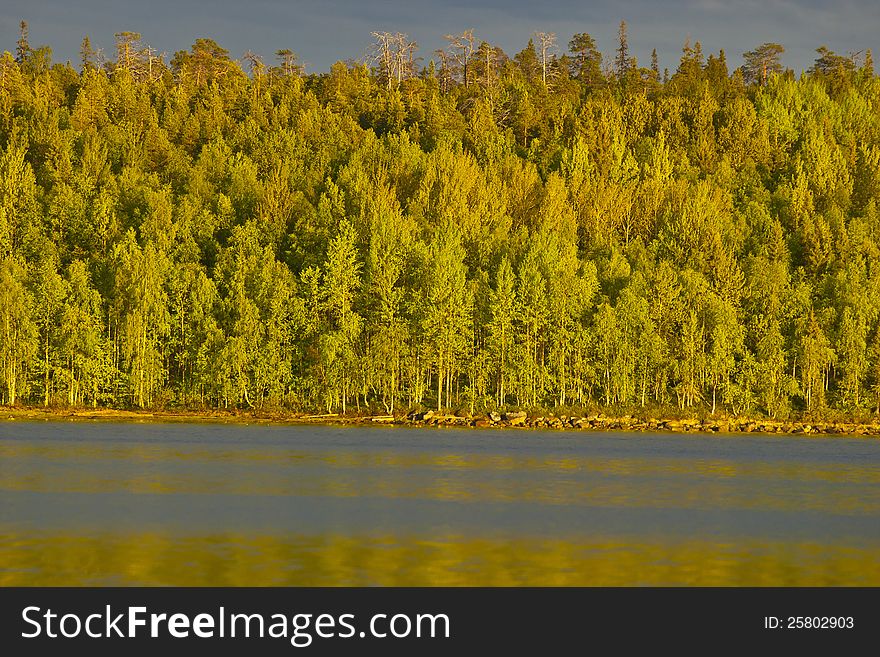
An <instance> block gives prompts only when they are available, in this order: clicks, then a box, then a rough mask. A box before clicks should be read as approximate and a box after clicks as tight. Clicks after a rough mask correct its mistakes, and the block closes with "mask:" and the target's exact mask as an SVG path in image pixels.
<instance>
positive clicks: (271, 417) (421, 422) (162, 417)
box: [0, 407, 880, 436]
mask: <svg viewBox="0 0 880 657" xmlns="http://www.w3.org/2000/svg"><path fill="white" fill-rule="evenodd" d="M0 420H123V421H159V422H164V421H167V422H233V423H245V424H250V423H270V424H341V425H388V426H411V427H472V428H478V429H484V428H499V429H503V428H515V429H545V430H546V429H555V430H568V431H633V432H645V431H653V432H671V433H695V432H702V433H761V434H793V435H846V436H880V418H877V419H876V420H874V421H872V422H860V421H854V420H849V421H847V420H829V421H819V420H815V421H811V420H796V421H791V420H788V421H782V420H772V419H767V418H763V419H754V418H736V417H734V418H707V419H698V418H673V419H668V418H665V419H664V418H659V419H658V418H654V417H635V416H632V415H623V416H609V415H605V414H602V413H599V414H593V415H585V416H567V415H561V416H555V415H529V414H527V413H526V412H524V411H515V412H514V411H511V412H507V413H496V412H491V413H488V414H485V415H475V416H471V415H457V414H444V413H438V412H435V411H430V410H429V411H420V412H413V413H409V414H408V415H339V414H336V413H326V414H317V415H306V414H298V413H279V412H263V413H261V412H244V411H229V412H224V411H153V412H149V411H127V410H114V409H53V408H48V409H47V408H41V407H17V408H0Z"/></svg>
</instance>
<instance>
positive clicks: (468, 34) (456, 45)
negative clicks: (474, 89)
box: [443, 30, 474, 87]
mask: <svg viewBox="0 0 880 657" xmlns="http://www.w3.org/2000/svg"><path fill="white" fill-rule="evenodd" d="M443 38H444V39H446V40H447V41H448V42H449V47H450V49H451V51H452V56H453V58H454V59H455V61H456V63H457V64H458V67H459V70H460V71H461V72H462V83H463V84H464V86H465V87H467V86H468V85H469V84H470V63H471V59H472V58H473V56H474V31H473V30H465V31H464V32H462V33H461V34H447V35H445V36H444V37H443Z"/></svg>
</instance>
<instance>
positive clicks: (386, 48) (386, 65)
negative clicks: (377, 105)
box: [371, 32, 419, 89]
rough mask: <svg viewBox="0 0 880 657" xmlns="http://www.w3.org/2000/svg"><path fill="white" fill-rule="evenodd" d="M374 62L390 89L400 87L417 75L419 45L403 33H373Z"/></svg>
mask: <svg viewBox="0 0 880 657" xmlns="http://www.w3.org/2000/svg"><path fill="white" fill-rule="evenodd" d="M372 35H373V38H374V39H376V42H375V43H374V44H373V53H372V57H371V59H372V61H373V62H374V63H375V64H376V65H377V66H378V67H379V71H380V72H381V74H382V77H383V78H384V79H385V83H386V85H387V86H388V89H391V88H392V87H394V86H400V83H401V82H403V81H404V80H406V79H408V78H410V77H412V76H413V75H414V73H415V52H416V50H418V47H419V44H417V43H416V42H415V41H410V40H409V38H408V37H407V35H406V34H403V33H401V32H395V33H393V34H392V33H391V32H373V33H372Z"/></svg>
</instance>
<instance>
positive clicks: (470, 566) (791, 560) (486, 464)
mask: <svg viewBox="0 0 880 657" xmlns="http://www.w3.org/2000/svg"><path fill="white" fill-rule="evenodd" d="M878 465H880V441H872V440H856V439H839V438H837V439H809V440H804V439H793V438H781V437H773V438H767V437H763V438H760V437H743V438H736V437H727V438H718V437H711V436H695V437H684V436H671V435H655V436H651V435H646V434H639V435H637V436H627V435H625V434H603V435H588V434H575V435H565V436H563V435H560V434H555V433H548V434H542V433H539V432H529V433H527V434H526V433H521V434H516V435H511V434H510V433H504V432H477V431H472V432H431V431H395V430H388V429H382V430H362V429H361V430H350V429H349V430H345V429H340V428H326V427H242V426H228V427H225V426H205V425H163V424H152V425H149V424H145V425H123V424H110V423H108V424H88V423H75V424H74V423H69V424H62V423H5V424H3V425H2V426H0V585H6V586H10V585H85V584H125V585H128V584H132V585H134V584H147V585H152V584H180V585H212V584H216V585H275V584H284V585H376V584H378V585H407V586H410V585H758V586H762V585H774V586H775V585H813V586H826V585H880V562H878V561H877V559H876V555H877V554H878V549H880V468H878Z"/></svg>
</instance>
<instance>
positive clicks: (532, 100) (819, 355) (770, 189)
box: [0, 24, 880, 417]
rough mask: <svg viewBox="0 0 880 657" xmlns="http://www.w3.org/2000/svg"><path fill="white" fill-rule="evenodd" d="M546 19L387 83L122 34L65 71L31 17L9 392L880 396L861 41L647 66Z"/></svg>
mask: <svg viewBox="0 0 880 657" xmlns="http://www.w3.org/2000/svg"><path fill="white" fill-rule="evenodd" d="M392 36H393V35H392ZM395 38H396V37H395ZM541 38H542V39H543V41H542V42H541V43H542V44H543V46H544V49H543V50H540V51H539V48H538V47H537V46H536V43H534V42H530V43H529V44H528V45H527V46H526V47H525V48H524V49H522V50H521V51H520V52H519V53H518V54H517V55H515V56H514V57H508V56H507V55H506V54H505V53H504V52H502V51H501V49H500V48H498V47H496V46H492V45H491V44H490V43H489V42H488V41H480V40H475V39H474V37H473V33H472V32H470V31H466V32H465V33H464V34H462V35H461V36H458V37H451V47H450V48H451V49H450V51H449V52H443V53H440V54H438V61H436V62H429V63H428V64H427V65H426V66H425V68H424V69H423V70H422V71H418V70H416V68H415V63H416V62H417V61H419V60H418V58H415V57H413V56H412V55H413V52H412V48H414V47H415V44H409V43H408V42H407V43H406V44H403V45H405V46H406V48H405V49H404V50H401V52H404V51H405V53H406V54H407V57H408V58H407V59H406V61H405V62H402V63H400V62H398V63H397V64H394V67H396V68H393V72H394V73H395V75H394V79H393V80H392V78H391V77H389V70H392V69H388V65H389V64H388V62H386V63H385V68H384V69H383V68H382V67H381V66H379V67H377V68H375V69H370V68H369V67H368V66H365V65H362V64H345V63H342V62H339V63H337V64H335V65H334V66H333V67H332V69H331V70H330V71H329V72H327V73H314V74H306V73H305V71H304V70H303V69H302V67H301V66H300V65H299V63H298V59H297V57H296V55H295V53H293V52H292V51H290V50H281V51H279V52H278V53H277V55H278V66H272V67H267V66H265V65H263V63H262V61H260V59H259V57H257V56H256V55H253V54H252V53H249V54H248V55H247V56H246V59H247V61H248V62H250V69H249V70H250V74H249V75H248V74H245V72H244V71H242V70H241V68H240V66H239V64H238V63H237V62H235V61H234V60H232V59H231V58H230V56H229V53H228V52H227V51H226V50H224V49H223V48H222V47H221V46H220V45H219V44H217V43H215V42H214V41H212V40H210V39H196V40H195V42H194V44H193V46H192V47H191V48H190V49H189V50H182V51H180V52H178V53H176V54H175V55H174V57H173V58H172V59H171V61H170V62H167V63H166V62H165V61H164V60H163V58H162V57H160V56H157V55H156V53H155V51H154V50H152V49H151V48H149V47H148V46H146V45H144V44H142V43H141V40H140V35H138V34H137V33H134V32H120V33H119V34H117V35H116V58H115V60H114V61H108V62H105V65H104V66H99V61H98V60H99V58H98V57H97V56H96V52H97V50H96V49H95V47H94V46H93V45H92V43H91V42H90V41H89V40H88V39H86V40H84V42H83V47H82V70H81V72H79V73H78V72H77V71H75V70H73V69H72V68H71V67H70V66H69V65H68V66H63V65H58V64H56V65H52V63H51V51H50V50H49V49H48V48H47V47H32V46H31V44H30V43H29V42H28V35H27V29H26V25H24V26H23V28H22V38H21V39H20V40H19V43H18V48H17V50H16V53H15V56H13V55H12V54H10V53H5V54H4V55H3V56H2V57H0V402H2V403H6V404H16V403H34V404H43V405H68V406H80V405H94V406H97V405H105V406H135V407H143V408H153V407H162V406H182V407H208V408H217V407H222V408H269V407H271V408H288V409H295V410H309V411H314V410H319V409H323V410H325V411H327V412H346V411H348V410H349V409H351V408H352V407H354V408H356V409H358V410H360V409H364V408H367V409H370V410H371V411H377V410H378V409H380V408H381V409H383V410H384V411H385V412H387V413H393V412H398V411H399V410H401V409H404V408H415V407H422V408H424V407H428V406H430V407H434V408H438V409H444V408H445V409H449V410H456V409H464V408H468V409H469V410H471V411H472V412H476V411H477V410H490V409H493V408H502V407H510V406H521V407H528V408H550V407H553V408H557V409H568V408H571V407H580V408H582V409H585V408H589V407H595V406H606V407H614V408H618V409H620V408H635V407H639V408H642V407H644V408H650V407H658V408H663V407H668V406H670V405H673V404H675V405H677V406H678V407H679V408H680V409H682V410H684V411H686V412H706V413H764V414H767V415H770V416H773V417H785V416H787V415H789V414H790V413H792V412H810V413H814V414H815V413H819V412H825V411H826V410H827V409H839V410H841V411H844V412H848V413H853V414H859V413H867V412H875V413H877V412H880V301H878V300H880V210H878V200H880V199H878V197H880V127H878V126H880V114H878V112H880V81H878V79H877V78H876V76H875V75H874V72H873V63H872V62H871V61H870V57H866V59H865V61H864V63H863V64H862V65H861V66H857V65H856V64H855V62H854V61H853V59H852V58H850V57H844V56H841V55H837V54H835V53H833V52H831V51H829V50H828V49H827V48H824V47H823V48H820V49H819V51H818V54H819V56H818V58H817V60H816V64H815V66H814V67H813V68H812V69H811V70H810V71H809V72H808V73H806V74H804V75H803V76H801V77H800V78H799V79H795V77H794V76H793V75H791V74H790V73H788V72H785V71H784V70H783V67H782V64H781V61H780V55H782V53H783V52H784V49H783V48H782V46H780V45H778V44H773V43H767V44H763V45H762V46H759V47H757V48H755V49H754V50H750V51H748V52H746V53H745V55H744V57H745V66H743V67H742V68H741V69H738V70H736V71H734V72H733V74H730V73H729V71H728V63H727V59H726V56H725V54H724V52H723V51H722V52H719V53H717V54H715V53H712V54H709V55H708V57H707V56H706V55H705V54H704V52H703V47H702V45H701V44H700V43H699V42H695V43H694V44H693V45H691V44H690V43H687V44H686V45H685V47H684V49H683V53H682V58H681V61H680V64H679V66H678V68H677V70H676V71H675V73H674V74H673V75H672V77H671V78H670V79H668V80H661V79H660V74H659V73H660V71H659V64H658V63H657V61H656V58H654V61H652V66H651V69H645V68H640V67H639V64H638V62H636V61H635V59H634V58H633V57H631V55H630V45H629V42H628V38H629V37H628V34H627V30H626V25H625V24H621V26H620V30H619V33H618V48H617V51H616V53H612V54H611V56H610V57H607V56H606V57H604V58H603V54H602V53H601V52H599V50H598V48H597V47H596V42H595V40H594V39H593V37H592V36H590V35H589V34H586V33H580V34H575V35H574V36H573V37H572V38H571V40H570V41H569V43H568V49H569V52H568V53H560V52H556V51H555V49H554V48H553V47H552V46H553V43H554V39H555V35H547V34H543V36H542V37H541ZM478 44H479V45H478ZM403 45H401V47H403ZM603 61H604V62H612V61H613V69H614V70H613V71H612V70H611V69H609V68H608V67H607V66H603Z"/></svg>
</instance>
